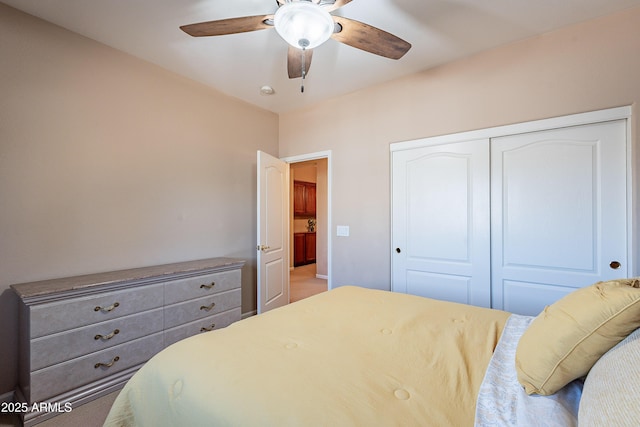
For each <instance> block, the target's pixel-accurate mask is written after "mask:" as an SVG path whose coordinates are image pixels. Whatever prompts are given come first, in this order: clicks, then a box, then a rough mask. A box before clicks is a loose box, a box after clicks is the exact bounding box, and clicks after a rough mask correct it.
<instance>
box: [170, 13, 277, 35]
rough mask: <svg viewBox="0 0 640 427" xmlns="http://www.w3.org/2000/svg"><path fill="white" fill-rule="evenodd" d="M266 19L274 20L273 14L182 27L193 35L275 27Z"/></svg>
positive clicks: (245, 31) (224, 33)
mask: <svg viewBox="0 0 640 427" xmlns="http://www.w3.org/2000/svg"><path fill="white" fill-rule="evenodd" d="M266 20H270V21H269V22H273V15H256V16H243V17H241V18H229V19H220V20H218V21H207V22H200V23H197V24H189V25H183V26H181V27H180V29H181V30H182V31H184V32H185V33H187V34H189V35H190V36H193V37H206V36H223V35H226V34H237V33H247V32H249V31H257V30H264V29H266V28H273V25H270V24H266V23H265V21H266Z"/></svg>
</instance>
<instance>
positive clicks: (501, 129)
mask: <svg viewBox="0 0 640 427" xmlns="http://www.w3.org/2000/svg"><path fill="white" fill-rule="evenodd" d="M632 112H633V108H632V107H631V106H622V107H614V108H608V109H603V110H597V111H590V112H586V113H578V114H571V115H566V116H560V117H553V118H548V119H541V120H534V121H530V122H523V123H516V124H512V125H504V126H496V127H491V128H486V129H479V130H472V131H468V132H460V133H454V134H448V135H440V136H434V137H427V138H420V139H415V140H410V141H400V142H395V143H391V144H390V145H389V150H390V152H391V156H390V163H391V164H390V175H391V176H390V179H391V181H392V182H393V152H395V151H402V150H410V149H414V148H421V147H427V146H433V145H440V144H449V143H452V142H462V141H468V140H474V139H485V138H496V137H500V136H508V135H515V134H522V133H529V132H537V131H544V130H552V129H557V128H563V127H570V126H579V125H587V124H593V123H600V122H607V121H613V120H625V121H626V133H627V147H626V149H627V164H626V167H627V170H626V177H627V179H626V186H627V188H626V193H627V262H629V267H630V268H629V270H628V272H627V275H628V276H630V277H633V276H636V275H638V271H640V270H639V267H640V264H639V263H640V260H638V259H636V254H637V253H639V252H640V248H638V245H639V244H640V236H639V237H636V230H637V229H638V228H640V218H636V214H637V213H638V212H639V209H637V208H636V207H635V203H636V200H634V196H633V189H634V188H635V186H634V183H635V182H636V181H634V179H635V176H634V175H638V174H640V165H638V164H636V163H637V161H636V159H635V156H636V142H635V140H634V139H633V138H632V132H631V127H632V125H631V121H632ZM634 166H635V167H634ZM636 167H638V171H636V170H635V169H636ZM638 176H639V177H640V175H638ZM391 188H392V189H393V185H392V186H391ZM391 200H393V195H392V196H391ZM391 229H393V215H391ZM391 241H392V242H393V236H392V239H391ZM389 258H390V262H391V278H393V248H392V247H390V248H389Z"/></svg>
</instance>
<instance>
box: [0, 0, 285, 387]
mask: <svg viewBox="0 0 640 427" xmlns="http://www.w3.org/2000/svg"><path fill="white" fill-rule="evenodd" d="M0 58H2V66H0V85H1V88H2V89H1V90H0V93H1V96H0V263H1V265H0V272H1V274H0V325H2V328H0V342H1V343H2V345H1V346H0V395H2V394H4V393H6V392H10V391H12V390H13V388H14V386H15V383H16V380H17V379H16V370H17V354H16V347H17V344H16V343H17V339H16V333H17V328H18V324H17V310H16V304H17V302H16V300H15V298H14V296H13V294H12V292H11V291H10V290H9V289H8V287H9V285H10V284H12V283H18V282H25V281H33V280H40V279H47V278H54V277H65V276H69V275H76V274H82V273H92V272H100V271H109V270H114V269H120V268H128V267H138V266H146V265H155V264H162V263H167V262H174V261H182V260H192V259H199V258H207V257H213V256H232V257H240V258H244V259H247V260H248V263H247V266H245V268H244V269H243V274H244V276H245V277H244V280H243V293H242V300H243V307H242V311H243V312H249V311H251V310H254V309H255V306H256V301H255V250H254V247H255V236H256V228H255V222H256V202H255V200H256V172H255V169H256V150H258V149H260V150H263V151H265V152H268V153H271V154H273V155H277V154H278V118H277V115H275V114H273V113H270V112H266V111H264V110H261V109H258V108H256V107H253V106H249V105H248V104H245V103H242V102H239V101H237V100H234V99H231V98H229V97H227V96H224V95H222V94H219V93H217V92H214V91H212V90H210V89H208V88H206V87H204V86H201V85H199V84H196V83H194V82H192V81H190V80H187V79H184V78H181V77H178V76H176V75H174V74H171V73H169V72H167V71H165V70H163V69H161V68H159V67H156V66H153V65H151V64H149V63H146V62H143V61H141V60H138V59H136V58H134V57H131V56H128V55H125V54H123V53H121V52H119V51H116V50H114V49H111V48H108V47H106V46H104V45H101V44H99V43H96V42H94V41H91V40H89V39H86V38H83V37H80V36H78V35H76V34H73V33H71V32H68V31H66V30H63V29H61V28H59V27H56V26H53V25H50V24H48V23H45V22H44V21H41V20H38V19H35V18H33V17H30V16H28V15H26V14H23V13H21V12H18V11H16V10H15V9H11V8H9V7H7V6H5V5H2V4H0Z"/></svg>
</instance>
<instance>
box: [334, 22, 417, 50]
mask: <svg viewBox="0 0 640 427" xmlns="http://www.w3.org/2000/svg"><path fill="white" fill-rule="evenodd" d="M332 18H333V20H334V21H335V22H336V23H337V24H339V25H338V27H341V28H342V30H341V31H339V32H335V33H333V34H332V35H331V37H332V38H333V39H335V40H338V41H339V42H342V43H344V44H347V45H349V46H352V47H355V48H357V49H361V50H364V51H366V52H369V53H374V54H376V55H380V56H384V57H385V58H390V59H400V58H402V57H403V56H404V54H405V53H407V51H408V50H409V49H411V43H409V42H406V41H404V40H402V39H401V38H400V37H397V36H394V35H393V34H390V33H387V32H386V31H382V30H381V29H379V28H376V27H372V26H371V25H368V24H364V23H362V22H358V21H354V20H353V19H349V18H344V17H342V16H332Z"/></svg>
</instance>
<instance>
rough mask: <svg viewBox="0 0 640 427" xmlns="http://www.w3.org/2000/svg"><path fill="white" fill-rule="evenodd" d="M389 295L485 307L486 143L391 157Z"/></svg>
mask: <svg viewBox="0 0 640 427" xmlns="http://www.w3.org/2000/svg"><path fill="white" fill-rule="evenodd" d="M392 162H393V163H392V181H393V182H392V206H393V207H392V216H393V219H392V224H393V225H392V235H393V236H392V244H393V249H392V250H393V253H392V290H393V291H395V292H403V293H410V294H414V295H421V296H425V297H429V298H435V299H441V300H446V301H453V302H460V303H465V304H473V305H478V306H484V307H489V306H490V304H491V290H490V241H489V238H490V230H489V227H490V219H489V213H490V207H489V140H488V139H481V140H474V141H466V142H457V143H451V144H439V145H433V146H427V147H422V148H417V149H411V150H404V151H395V152H393V159H392Z"/></svg>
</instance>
